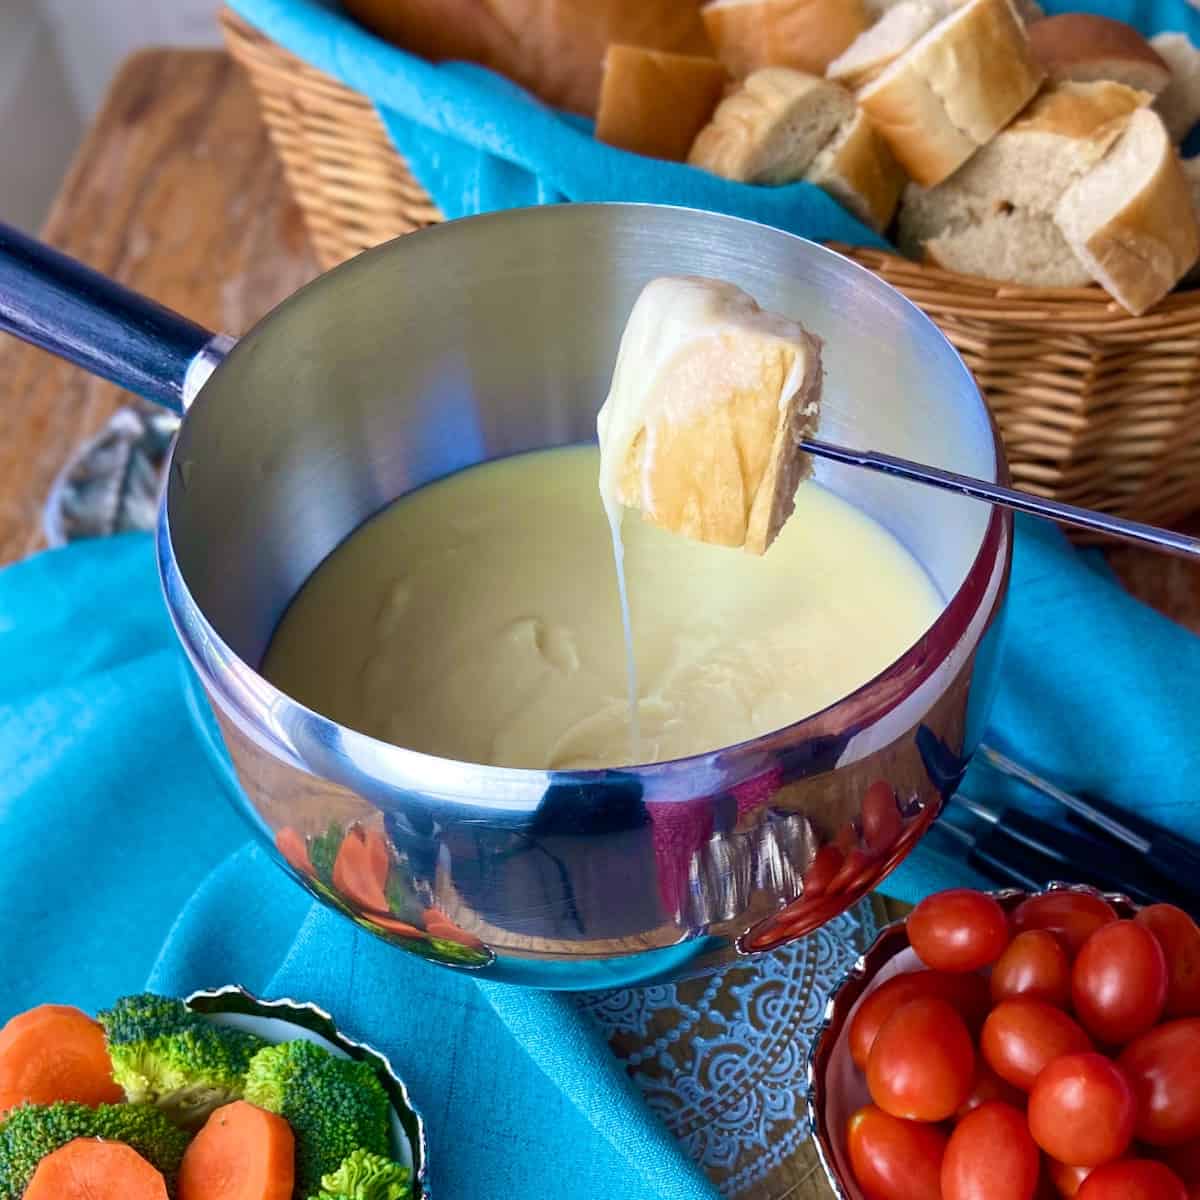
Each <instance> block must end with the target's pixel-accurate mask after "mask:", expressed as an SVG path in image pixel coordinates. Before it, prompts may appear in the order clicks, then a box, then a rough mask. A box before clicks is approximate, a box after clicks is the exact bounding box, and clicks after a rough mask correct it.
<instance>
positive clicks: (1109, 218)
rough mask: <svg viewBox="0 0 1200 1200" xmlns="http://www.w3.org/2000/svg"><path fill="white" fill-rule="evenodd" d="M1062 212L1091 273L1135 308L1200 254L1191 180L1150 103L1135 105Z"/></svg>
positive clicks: (1063, 225) (1143, 306)
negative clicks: (1122, 128)
mask: <svg viewBox="0 0 1200 1200" xmlns="http://www.w3.org/2000/svg"><path fill="white" fill-rule="evenodd" d="M1055 219H1056V220H1057V222H1058V226H1059V228H1060V229H1061V230H1062V232H1063V234H1064V235H1065V236H1066V238H1067V241H1068V242H1070V243H1071V246H1072V248H1073V249H1074V251H1075V253H1076V254H1077V255H1078V257H1079V259H1080V261H1081V262H1083V263H1084V265H1085V266H1086V267H1087V268H1088V270H1089V271H1090V272H1091V274H1092V277H1093V278H1094V279H1095V280H1096V281H1097V282H1098V283H1100V284H1102V285H1103V286H1104V288H1105V289H1106V290H1107V291H1108V293H1109V294H1110V295H1111V296H1113V298H1114V299H1116V301H1117V302H1118V303H1119V304H1120V305H1121V306H1122V307H1123V308H1125V309H1126V310H1127V311H1129V312H1131V313H1133V314H1134V315H1135V316H1139V315H1141V314H1142V313H1144V312H1145V311H1146V310H1147V309H1149V308H1151V307H1152V306H1153V305H1155V304H1157V303H1158V301H1159V300H1161V299H1162V297H1163V296H1165V295H1166V294H1167V292H1169V291H1170V290H1171V289H1172V288H1173V287H1174V286H1175V285H1176V284H1177V283H1178V282H1179V281H1180V279H1182V278H1183V276H1184V275H1186V274H1187V272H1188V271H1189V270H1190V269H1191V268H1192V267H1193V266H1194V265H1195V263H1196V259H1197V257H1198V256H1200V228H1198V227H1197V224H1196V214H1195V212H1194V210H1193V208H1192V194H1191V187H1190V185H1189V183H1188V180H1187V177H1186V176H1185V175H1184V171H1183V166H1182V164H1181V163H1180V161H1179V155H1178V154H1177V153H1176V152H1175V147H1174V146H1173V145H1172V142H1171V138H1170V135H1169V134H1168V133H1167V130H1166V128H1165V126H1164V125H1163V123H1162V121H1161V120H1160V119H1159V117H1158V116H1157V114H1156V113H1154V112H1152V111H1150V110H1149V109H1139V110H1138V111H1137V112H1135V113H1134V114H1133V116H1132V117H1131V118H1130V120H1129V126H1128V128H1127V129H1126V130H1125V132H1124V133H1123V134H1122V135H1121V137H1120V139H1119V140H1118V141H1117V143H1116V145H1114V146H1113V148H1112V149H1111V150H1110V151H1109V153H1108V155H1107V156H1106V157H1105V158H1104V160H1103V161H1102V162H1100V163H1099V164H1098V165H1097V166H1095V167H1093V168H1092V170H1091V171H1089V172H1088V173H1087V174H1086V175H1085V176H1083V178H1082V179H1079V180H1077V181H1076V182H1075V183H1073V184H1072V185H1071V187H1070V188H1068V189H1067V192H1066V194H1065V195H1064V196H1063V198H1062V200H1060V201H1059V204H1058V208H1057V211H1056V213H1055Z"/></svg>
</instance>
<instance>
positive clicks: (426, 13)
mask: <svg viewBox="0 0 1200 1200" xmlns="http://www.w3.org/2000/svg"><path fill="white" fill-rule="evenodd" d="M343 2H344V4H345V7H346V9H347V10H348V11H349V12H350V14H351V15H352V16H354V17H355V18H357V19H358V20H360V21H361V22H362V23H363V24H364V25H365V26H366V27H367V28H368V29H371V30H373V31H374V32H375V33H377V34H379V36H380V37H383V38H386V39H387V40H388V41H390V42H393V43H394V44H395V45H397V46H400V47H401V48H402V49H404V50H409V51H411V52H412V53H414V54H419V55H421V56H422V57H423V58H428V59H432V60H434V61H435V62H439V61H443V60H446V59H461V60H463V61H466V62H476V63H482V64H483V65H484V66H485V67H490V68H491V69H492V70H493V71H498V72H499V73H500V74H501V75H506V76H508V78H509V79H513V80H515V81H516V82H517V83H519V84H520V85H521V86H522V87H524V88H528V89H529V91H531V92H533V94H534V95H535V96H539V97H541V99H543V100H545V101H546V102H547V103H548V104H553V105H556V106H558V107H560V108H566V109H570V110H571V111H572V112H578V113H583V114H584V115H585V116H589V117H590V116H594V115H595V113H596V107H597V103H598V101H599V98H600V83H601V78H602V75H603V64H604V53H605V50H607V48H608V46H609V45H610V43H613V42H617V43H620V44H622V45H628V46H645V47H647V48H648V49H651V50H670V51H673V52H675V53H677V54H697V55H705V54H711V53H712V44H711V43H710V42H709V40H708V35H707V34H706V33H705V32H704V25H703V23H702V22H701V20H700V10H699V0H636V2H633V0H343Z"/></svg>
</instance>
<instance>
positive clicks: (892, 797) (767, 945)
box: [739, 779, 936, 953]
mask: <svg viewBox="0 0 1200 1200" xmlns="http://www.w3.org/2000/svg"><path fill="white" fill-rule="evenodd" d="M935 815H936V808H935V807H934V806H933V805H929V804H926V803H924V802H923V801H922V800H921V799H920V798H919V797H915V796H914V797H913V798H911V799H910V800H908V801H901V799H900V797H899V796H898V794H897V792H896V789H895V788H894V787H893V786H892V785H891V784H890V783H888V781H887V780H886V779H878V780H876V781H875V782H874V783H872V784H871V785H870V787H868V788H867V790H866V792H865V793H864V794H863V798H862V803H861V805H860V806H859V814H858V816H857V817H856V818H855V819H854V820H852V821H847V822H846V823H845V824H844V825H843V826H842V827H841V828H840V829H839V830H838V834H837V838H836V840H835V841H832V842H827V843H826V844H825V845H823V846H821V848H820V849H819V850H817V852H816V853H815V854H814V855H813V857H812V861H811V862H810V863H809V865H808V869H807V870H806V871H805V872H804V876H803V880H802V884H801V893H800V895H799V897H798V898H797V899H795V900H793V901H792V902H791V903H790V904H788V905H787V906H786V907H784V908H782V909H781V910H780V911H779V912H777V913H775V914H774V915H772V916H770V917H768V918H767V919H766V920H764V921H760V922H759V923H758V924H757V925H756V926H755V927H754V928H753V929H751V930H750V932H749V933H747V934H746V936H745V937H743V938H742V939H741V941H740V943H739V949H741V950H742V951H743V952H745V953H755V952H758V951H762V950H771V949H773V948H774V947H776V946H780V945H782V944H783V943H784V942H788V941H791V940H792V939H793V938H797V937H802V936H803V935H804V934H806V933H809V932H811V931H812V930H813V929H816V928H817V926H819V925H821V924H823V923H824V922H825V921H827V920H828V919H829V918H830V917H831V916H832V915H834V914H835V913H838V912H841V911H843V910H844V909H845V908H846V907H847V905H849V904H852V903H854V901H856V900H858V899H859V898H860V897H861V896H863V895H865V894H866V893H867V892H868V891H870V890H871V888H873V887H874V886H875V885H876V884H877V883H878V882H879V880H880V879H881V878H882V877H883V876H884V875H885V874H887V872H888V871H890V870H891V869H892V867H893V866H895V865H896V863H897V862H899V861H900V859H901V858H902V857H903V855H904V854H905V853H906V852H907V850H908V848H909V847H910V846H911V845H912V843H913V841H914V840H915V839H916V838H918V837H920V836H921V834H923V833H924V832H925V830H926V829H927V828H928V827H929V824H930V822H931V821H932V820H933V818H934V816H935Z"/></svg>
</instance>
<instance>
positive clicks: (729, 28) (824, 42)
mask: <svg viewBox="0 0 1200 1200" xmlns="http://www.w3.org/2000/svg"><path fill="white" fill-rule="evenodd" d="M700 17H701V19H702V20H703V22H704V27H705V29H706V30H707V31H708V36H709V39H710V40H711V41H712V44H713V46H714V47H715V48H716V52H717V57H718V58H720V59H721V61H722V62H723V63H724V64H725V65H726V67H728V68H729V71H730V72H731V73H732V74H733V75H735V76H737V77H738V78H744V77H745V76H746V75H749V74H750V73H751V72H752V71H757V70H760V69H761V68H762V67H792V68H793V69H795V70H797V71H808V72H810V73H812V74H814V75H823V74H824V73H825V68H826V67H827V66H829V64H830V63H831V62H832V61H833V60H834V59H835V58H837V56H838V55H839V54H841V53H842V51H843V50H845V49H846V47H847V46H849V45H850V43H851V42H852V41H854V39H855V38H856V37H858V35H859V34H860V33H862V31H863V30H864V29H866V28H867V26H868V25H869V24H870V23H871V16H870V13H869V12H868V11H867V8H866V6H865V5H864V4H863V0H711V3H709V4H705V5H704V7H703V8H701V10H700Z"/></svg>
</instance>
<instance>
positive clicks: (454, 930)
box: [425, 908, 483, 950]
mask: <svg viewBox="0 0 1200 1200" xmlns="http://www.w3.org/2000/svg"><path fill="white" fill-rule="evenodd" d="M425 929H426V931H427V932H428V934H429V936H430V937H435V938H441V939H442V940H443V941H446V942H457V943H458V944H459V945H460V946H470V947H471V948H472V949H473V950H480V949H482V948H483V943H482V942H481V941H480V940H479V939H478V938H477V937H476V936H475V935H474V934H473V933H468V932H467V931H466V930H465V929H459V927H458V926H457V925H455V923H454V922H453V921H452V920H450V918H449V917H448V916H446V914H445V913H443V912H439V911H438V910H437V909H436V908H427V909H426V910H425Z"/></svg>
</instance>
